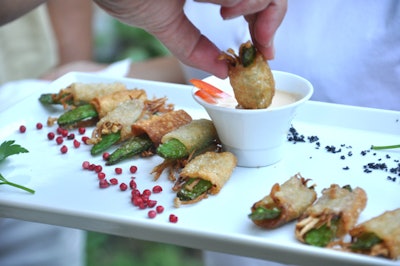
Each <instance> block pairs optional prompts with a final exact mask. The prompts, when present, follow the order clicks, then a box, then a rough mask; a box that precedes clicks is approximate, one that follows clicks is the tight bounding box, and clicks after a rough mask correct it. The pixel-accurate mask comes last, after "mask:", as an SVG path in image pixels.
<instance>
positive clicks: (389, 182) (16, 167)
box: [0, 73, 400, 265]
mask: <svg viewBox="0 0 400 266" xmlns="http://www.w3.org/2000/svg"><path fill="white" fill-rule="evenodd" d="M76 81H79V82H87V83H89V82H114V81H120V82H123V83H126V84H127V86H128V87H129V88H135V87H137V88H143V89H146V91H147V93H148V96H149V97H153V96H156V97H164V96H167V97H168V99H169V102H170V103H174V104H175V107H176V109H180V108H182V109H185V110H186V111H187V112H188V113H190V114H191V115H192V116H193V118H200V117H207V114H206V112H205V111H204V110H203V109H202V108H201V107H200V106H199V105H198V104H197V103H196V102H195V101H194V100H193V99H192V96H191V87H190V86H184V85H176V84H168V83H157V82H150V81H143V80H133V79H118V80H115V79H109V78H106V77H101V76H97V75H89V74H82V73H69V74H67V75H65V76H63V77H61V78H60V79H58V80H57V81H55V82H54V83H52V85H51V87H50V89H49V91H39V92H37V93H35V94H33V95H32V96H30V97H28V98H26V99H24V100H23V101H21V102H18V103H17V104H16V105H14V106H12V107H11V108H9V109H7V110H5V111H3V112H2V113H0V121H1V123H0V141H1V142H3V141H4V140H15V141H16V143H18V144H20V145H22V146H24V147H26V148H27V149H28V150H29V153H26V154H19V155H14V156H12V157H10V158H8V159H6V160H5V161H4V162H2V163H1V164H0V173H1V174H3V175H4V176H5V177H6V178H8V179H9V180H10V181H13V182H16V183H19V184H22V185H25V186H27V187H30V188H33V189H35V190H36V193H35V194H34V195H31V194H28V193H26V192H24V191H22V190H18V189H15V188H12V187H8V186H0V216H2V217H11V218H17V219H23V220H28V221H37V222H42V223H48V224H56V225H62V226H67V227H74V228H81V229H85V230H91V231H98V232H104V233H109V234H115V235H120V236H125V237H133V238H138V239H145V240H150V241H158V242H165V243H170V244H176V245H181V246H186V247H192V248H198V249H207V250H213V251H220V252H226V253H233V254H238V255H243V256H249V257H255V258H261V259H266V260H273V261H278V262H283V263H289V264H296V265H321V263H322V262H321V261H323V264H324V265H338V264H340V263H344V264H345V265H400V261H389V260H386V259H379V258H372V257H369V256H364V255H357V254H349V253H345V252H341V251H335V250H330V249H324V248H317V247H311V246H307V245H304V244H301V243H299V242H298V241H296V239H295V237H294V233H293V232H294V223H289V224H287V225H285V226H283V227H281V228H278V229H275V230H270V231H268V230H263V229H260V228H257V227H256V226H255V225H253V223H252V222H251V221H250V220H249V219H248V217H247V215H248V214H249V211H250V207H251V205H252V204H253V203H254V202H255V201H257V200H259V199H261V198H262V197H264V196H265V195H266V194H268V193H269V192H270V189H271V187H272V185H273V184H274V183H276V182H279V183H283V182H285V181H286V180H287V179H288V178H289V177H290V176H292V175H293V174H295V173H298V172H300V173H301V174H302V175H303V176H304V177H306V178H311V179H312V182H314V183H315V184H317V187H316V190H317V191H318V193H320V191H321V190H322V189H323V188H325V187H328V186H330V185H331V184H332V183H337V184H339V185H346V184H350V185H352V186H353V187H355V186H360V187H362V188H363V189H365V191H366V192H367V195H368V203H367V207H366V209H365V210H364V212H363V213H362V214H361V217H360V219H359V221H360V222H362V221H365V220H367V219H369V218H372V217H373V216H376V215H379V214H381V213H382V212H383V211H385V210H392V209H395V208H399V207H400V196H399V195H400V194H399V192H400V176H398V174H394V173H390V171H389V170H387V171H384V170H371V172H370V173H366V172H364V166H365V165H367V164H368V163H386V165H387V167H388V169H390V168H396V167H399V165H398V164H399V160H400V150H399V149H397V150H385V151H377V152H372V151H371V152H366V155H361V153H362V151H367V150H369V148H370V146H371V145H372V144H375V145H388V144H396V143H400V113H399V112H394V111H384V110H376V109H366V108H357V107H351V106H342V105H333V104H324V103H319V102H313V101H310V102H308V103H307V104H305V105H304V106H302V107H301V108H300V109H299V110H298V114H297V116H296V117H295V119H294V120H293V127H294V128H295V129H296V130H297V131H298V132H299V133H300V134H303V135H304V136H305V137H306V142H304V143H296V144H294V143H293V142H289V141H288V142H287V143H286V144H285V145H286V157H285V159H284V160H283V161H281V162H279V163H277V164H275V165H273V166H269V167H264V168H239V167H238V168H236V169H235V171H234V174H233V176H232V177H231V179H230V180H229V182H228V183H227V184H226V185H225V186H224V188H223V189H222V191H221V192H220V193H219V194H218V195H216V196H210V197H208V198H207V199H204V200H202V201H201V202H199V203H196V204H194V205H191V206H182V207H181V208H178V209H177V208H174V207H173V199H174V196H175V194H174V193H173V192H172V191H171V189H170V188H171V186H172V183H171V181H168V180H167V178H166V176H165V175H163V176H161V178H160V179H159V180H158V181H157V182H155V181H153V178H152V175H151V174H150V171H151V169H152V168H153V167H154V166H155V165H156V164H158V163H160V162H161V161H162V160H161V158H159V157H157V156H154V157H152V158H146V159H137V158H136V159H132V160H129V161H125V162H123V163H120V164H119V165H117V166H104V161H103V159H102V157H101V156H97V157H92V156H91V155H90V153H89V150H90V146H85V145H81V147H80V148H78V149H75V148H73V145H72V141H67V140H66V141H65V142H64V144H66V145H67V146H68V147H69V151H68V153H66V154H61V152H60V146H58V145H57V144H56V143H55V141H54V140H53V141H49V140H47V136H46V135H47V132H50V131H53V132H54V131H55V130H56V126H53V127H51V128H49V127H47V126H44V128H43V129H41V130H37V129H36V127H35V125H36V123H38V122H41V123H43V124H46V121H47V118H48V117H49V116H57V115H59V114H60V113H61V112H62V110H61V109H60V108H56V107H44V106H43V105H41V104H40V103H39V101H38V98H39V96H40V94H41V93H45V92H58V91H59V90H60V89H61V88H64V87H66V86H67V85H69V84H70V83H72V82H76ZM20 125H25V126H26V128H27V131H26V133H24V134H21V133H19V131H18V128H19V126H20ZM260 126H265V127H269V126H273V125H264V124H262V123H260ZM74 133H75V135H76V138H77V139H78V140H80V138H81V137H82V136H81V135H79V133H78V132H77V131H74ZM90 133H91V128H87V131H86V134H85V135H90ZM307 136H318V138H319V142H320V148H319V149H318V148H317V146H316V143H309V142H308V141H307ZM326 146H335V147H336V148H337V149H341V152H338V153H331V152H328V151H327V150H326V149H325V147H326ZM341 156H344V157H343V158H341ZM85 160H87V161H90V162H91V163H94V164H101V165H103V166H104V168H103V171H104V172H105V173H106V175H107V178H111V177H116V178H117V179H118V180H119V182H120V183H121V182H129V180H130V179H131V177H132V176H135V177H136V178H135V180H136V182H137V184H138V188H139V189H141V190H143V189H145V188H150V189H151V188H152V187H153V186H155V185H161V186H162V187H163V192H162V193H159V194H153V195H152V196H151V198H152V199H154V200H157V202H158V205H162V206H164V208H165V210H164V212H163V213H162V214H158V215H157V216H156V217H155V218H154V219H150V218H148V216H147V212H148V210H149V209H146V210H140V209H138V208H137V207H135V206H133V205H132V203H131V202H130V192H129V190H128V191H120V190H119V187H118V185H115V186H110V187H108V188H106V189H100V188H99V182H98V179H97V176H96V174H94V173H93V172H89V171H87V170H83V169H82V162H83V161H85ZM131 165H136V166H137V167H138V171H137V173H135V174H134V175H133V174H130V173H129V167H130V166H131ZM115 167H121V168H122V169H123V173H122V174H120V175H117V174H115V172H114V169H115ZM344 168H348V170H344ZM170 214H175V215H176V216H177V217H178V222H177V223H170V222H169V218H168V217H169V215H170Z"/></svg>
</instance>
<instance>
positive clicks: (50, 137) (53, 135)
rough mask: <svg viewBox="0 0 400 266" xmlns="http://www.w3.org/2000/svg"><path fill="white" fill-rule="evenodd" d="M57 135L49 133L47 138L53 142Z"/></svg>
mask: <svg viewBox="0 0 400 266" xmlns="http://www.w3.org/2000/svg"><path fill="white" fill-rule="evenodd" d="M55 136H56V135H55V134H54V133H53V132H49V133H47V138H48V139H49V140H53V139H54V138H55Z"/></svg>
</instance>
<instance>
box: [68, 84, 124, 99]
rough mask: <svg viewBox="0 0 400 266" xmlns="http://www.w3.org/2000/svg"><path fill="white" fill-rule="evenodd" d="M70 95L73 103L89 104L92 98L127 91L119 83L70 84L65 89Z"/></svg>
mask: <svg viewBox="0 0 400 266" xmlns="http://www.w3.org/2000/svg"><path fill="white" fill-rule="evenodd" d="M66 90H67V91H69V92H70V93H71V94H72V95H73V99H74V102H75V103H77V102H80V101H82V102H90V101H91V100H92V99H93V98H96V97H102V96H104V95H107V94H112V93H114V92H116V91H124V90H127V88H126V86H125V85H124V84H122V83H120V82H114V83H81V82H75V83H72V84H71V85H70V86H69V87H68V88H67V89H66Z"/></svg>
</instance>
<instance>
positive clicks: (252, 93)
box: [219, 42, 275, 109]
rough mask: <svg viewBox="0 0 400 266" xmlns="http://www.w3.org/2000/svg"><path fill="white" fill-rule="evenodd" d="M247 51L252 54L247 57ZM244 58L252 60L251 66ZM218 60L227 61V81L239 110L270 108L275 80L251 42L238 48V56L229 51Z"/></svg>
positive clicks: (266, 63)
mask: <svg viewBox="0 0 400 266" xmlns="http://www.w3.org/2000/svg"><path fill="white" fill-rule="evenodd" d="M249 51H252V53H251V55H248V56H247V54H248V53H249ZM245 58H247V59H248V58H253V59H252V60H250V61H251V64H249V65H247V64H246V62H244V61H248V60H246V59H245ZM219 59H221V60H226V61H227V64H228V68H229V73H228V74H229V81H230V84H231V86H232V88H233V92H234V94H235V98H236V100H237V102H238V103H239V105H240V107H241V108H243V109H263V108H267V107H268V106H270V104H271V102H272V98H273V96H274V95H275V80H274V77H273V74H272V72H271V69H270V67H269V64H268V62H267V60H266V59H265V58H264V56H263V55H262V54H261V53H260V52H258V51H257V50H256V49H255V47H254V46H253V45H252V44H251V42H246V43H244V44H242V45H241V46H240V48H239V56H237V55H236V54H235V53H234V51H233V50H232V49H229V50H228V53H223V54H222V55H221V56H220V57H219Z"/></svg>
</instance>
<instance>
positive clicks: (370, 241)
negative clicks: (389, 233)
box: [350, 233, 382, 250]
mask: <svg viewBox="0 0 400 266" xmlns="http://www.w3.org/2000/svg"><path fill="white" fill-rule="evenodd" d="M381 242H382V239H381V238H380V237H378V236H377V235H376V234H374V233H364V234H362V235H361V236H360V237H358V238H357V239H356V241H355V242H354V243H352V244H351V245H350V248H351V249H352V250H368V249H371V248H372V247H373V246H374V245H376V244H379V243H381Z"/></svg>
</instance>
